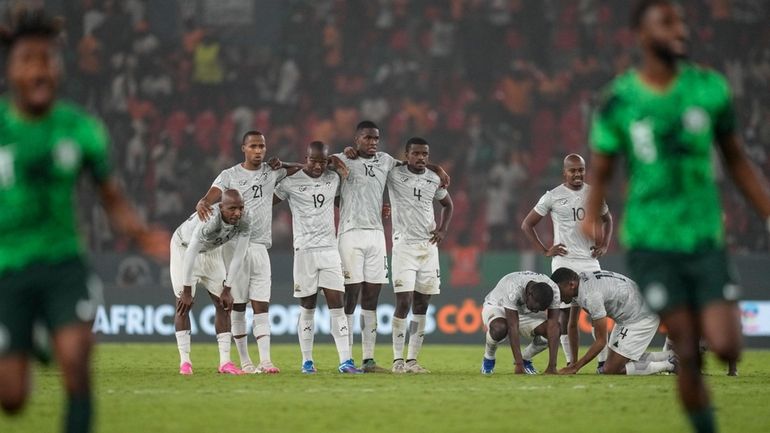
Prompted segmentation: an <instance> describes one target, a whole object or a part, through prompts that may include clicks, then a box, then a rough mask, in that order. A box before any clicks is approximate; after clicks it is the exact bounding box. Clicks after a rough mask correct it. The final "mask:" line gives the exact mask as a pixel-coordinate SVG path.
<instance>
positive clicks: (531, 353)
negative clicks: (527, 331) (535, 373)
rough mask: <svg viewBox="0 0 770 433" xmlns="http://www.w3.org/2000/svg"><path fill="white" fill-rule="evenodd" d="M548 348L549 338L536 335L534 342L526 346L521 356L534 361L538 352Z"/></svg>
mask: <svg viewBox="0 0 770 433" xmlns="http://www.w3.org/2000/svg"><path fill="white" fill-rule="evenodd" d="M547 348H548V340H546V339H545V338H543V337H541V336H539V335H536V336H535V338H533V339H532V342H531V343H529V344H528V345H527V347H525V348H524V350H523V351H522V352H521V357H522V359H524V360H525V361H532V358H534V357H535V355H537V354H538V353H540V352H542V351H544V350H545V349H547Z"/></svg>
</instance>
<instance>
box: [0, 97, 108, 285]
mask: <svg viewBox="0 0 770 433" xmlns="http://www.w3.org/2000/svg"><path fill="white" fill-rule="evenodd" d="M108 159H109V158H108V154H107V134H106V131H105V128H104V126H103V125H102V124H101V122H99V121H98V120H96V119H95V118H93V117H92V116H89V115H88V114H86V113H85V112H83V111H82V110H80V109H79V108H77V107H75V106H73V105H71V104H68V103H64V102H57V103H55V104H54V106H53V107H52V108H51V110H50V111H49V113H48V114H46V115H45V116H44V117H43V118H41V119H36V120H29V119H25V118H23V117H22V116H21V115H20V113H19V112H18V111H17V110H16V109H15V108H14V107H13V105H12V104H11V103H10V101H8V100H7V99H2V100H0V209H2V211H0V274H3V273H4V272H6V271H8V270H11V269H19V268H22V267H24V266H26V265H28V264H30V263H33V262H51V263H53V262H58V261H61V260H65V259H68V258H72V257H77V256H80V255H82V254H83V253H84V246H83V245H82V244H81V241H80V237H79V236H78V228H77V219H76V212H75V186H76V184H77V182H78V178H79V177H80V174H81V173H82V172H84V171H88V172H90V174H91V175H92V177H93V178H94V180H95V181H96V182H103V181H104V180H106V179H107V177H108V176H109V173H110V169H109V164H108Z"/></svg>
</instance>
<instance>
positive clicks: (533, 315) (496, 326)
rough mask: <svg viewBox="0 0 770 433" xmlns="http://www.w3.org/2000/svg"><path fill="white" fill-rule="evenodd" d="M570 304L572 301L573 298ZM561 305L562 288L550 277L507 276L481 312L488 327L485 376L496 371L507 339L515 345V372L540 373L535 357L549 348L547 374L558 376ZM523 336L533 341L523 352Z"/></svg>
mask: <svg viewBox="0 0 770 433" xmlns="http://www.w3.org/2000/svg"><path fill="white" fill-rule="evenodd" d="M566 302H571V299H567V300H566ZM560 304H561V297H560V295H559V288H558V287H557V286H556V284H554V283H553V281H551V280H550V279H549V278H548V277H547V276H546V275H542V274H537V273H535V272H514V273H512V274H508V275H506V276H504V277H503V278H502V279H501V280H500V281H499V282H498V283H497V286H495V288H494V289H493V290H492V291H491V292H489V294H488V295H487V297H486V298H484V306H483V308H482V309H481V317H482V319H483V320H484V324H485V325H486V327H487V338H486V349H485V351H484V358H483V360H482V362H481V373H483V374H487V375H489V374H492V373H493V372H494V369H495V352H497V345H498V344H500V342H501V341H503V340H504V339H505V337H509V340H510V343H511V351H512V352H513V362H514V373H516V374H523V373H526V374H536V373H537V371H536V370H535V368H534V367H533V366H532V357H533V356H535V355H537V354H538V353H540V352H542V351H543V350H545V349H546V347H547V348H548V367H547V368H546V370H545V372H546V373H556V355H557V352H558V350H559V311H560V310H559V306H560ZM546 310H547V311H548V313H547V314H546ZM519 337H524V338H532V342H531V343H530V344H529V345H528V346H527V347H526V348H525V349H524V351H523V352H522V351H521V347H520V346H519ZM543 337H546V338H545V339H544V338H543Z"/></svg>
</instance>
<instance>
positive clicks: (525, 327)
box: [481, 304, 548, 338]
mask: <svg viewBox="0 0 770 433" xmlns="http://www.w3.org/2000/svg"><path fill="white" fill-rule="evenodd" d="M497 318H502V319H503V320H507V319H506V317H505V307H500V306H498V305H491V304H484V305H483V306H482V307H481V320H483V321H484V325H485V326H486V327H487V329H489V324H490V323H492V321H493V320H495V319H497ZM546 320H548V314H547V313H546V312H545V311H538V312H537V313H532V314H521V313H519V335H520V336H522V337H524V338H533V337H534V336H535V328H537V327H538V326H540V325H541V324H543V322H545V321H546Z"/></svg>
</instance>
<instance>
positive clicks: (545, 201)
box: [534, 191, 553, 216]
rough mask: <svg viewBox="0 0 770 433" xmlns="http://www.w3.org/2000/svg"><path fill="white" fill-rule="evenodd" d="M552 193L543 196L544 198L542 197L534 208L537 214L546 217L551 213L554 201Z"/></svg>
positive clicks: (548, 192)
mask: <svg viewBox="0 0 770 433" xmlns="http://www.w3.org/2000/svg"><path fill="white" fill-rule="evenodd" d="M551 197H552V195H551V191H547V192H546V193H545V194H543V196H542V197H540V200H538V201H537V204H536V205H535V207H534V211H535V212H537V214H538V215H540V216H546V215H547V214H548V212H550V211H551V207H552V206H553V200H551Z"/></svg>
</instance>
